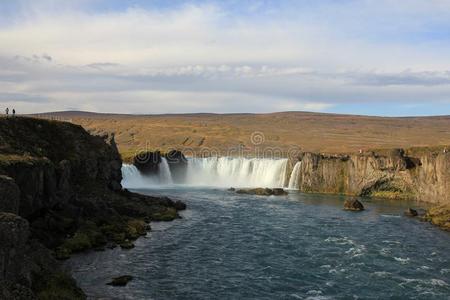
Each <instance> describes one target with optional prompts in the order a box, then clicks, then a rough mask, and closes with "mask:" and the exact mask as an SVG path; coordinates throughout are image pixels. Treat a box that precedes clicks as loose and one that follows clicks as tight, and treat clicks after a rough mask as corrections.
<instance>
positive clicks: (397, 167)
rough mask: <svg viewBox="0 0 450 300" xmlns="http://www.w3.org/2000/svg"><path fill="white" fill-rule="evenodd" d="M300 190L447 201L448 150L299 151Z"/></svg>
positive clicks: (449, 179)
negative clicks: (336, 153)
mask: <svg viewBox="0 0 450 300" xmlns="http://www.w3.org/2000/svg"><path fill="white" fill-rule="evenodd" d="M297 161H301V167H300V168H301V169H300V172H298V177H297V178H296V179H295V180H297V184H298V187H299V190H300V191H302V192H313V193H330V194H345V195H356V196H369V197H384V198H394V199H414V200H419V201H424V202H429V203H433V204H450V154H449V153H448V152H447V151H446V150H445V149H444V148H442V149H424V148H422V149H410V150H402V149H394V150H380V151H368V152H364V153H359V154H350V155H325V154H317V153H302V154H301V155H300V156H299V157H298V160H294V161H293V162H292V165H293V164H295V163H296V162H297Z"/></svg>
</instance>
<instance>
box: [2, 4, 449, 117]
mask: <svg viewBox="0 0 450 300" xmlns="http://www.w3.org/2000/svg"><path fill="white" fill-rule="evenodd" d="M21 2H22V4H24V6H23V7H24V8H23V12H22V14H20V18H17V19H15V20H14V21H11V23H10V24H7V25H2V26H1V27H0V45H1V46H0V88H1V89H2V91H3V93H0V102H2V103H12V104H14V101H15V102H16V103H18V104H17V105H21V110H22V111H26V112H31V111H32V110H36V109H39V110H54V109H65V108H68V107H79V108H80V109H93V110H97V111H98V110H102V109H104V108H105V107H107V108H108V110H112V111H115V112H143V111H144V112H153V110H155V107H158V109H157V110H158V111H157V112H159V113H161V112H164V111H167V112H183V111H186V112H188V111H189V112H194V111H210V112H214V111H217V112H232V111H249V112H251V111H272V110H296V109H300V110H315V111H323V110H328V109H330V108H333V107H335V106H336V105H339V104H343V103H344V104H345V103H357V102H362V103H369V102H373V101H385V102H389V101H397V102H399V103H408V101H409V102H413V103H415V102H417V101H419V102H420V101H423V99H427V101H431V102H433V101H434V102H435V103H440V102H442V101H446V100H448V99H449V98H450V97H449V95H450V93H449V92H450V75H449V71H448V70H450V57H449V56H448V53H449V52H450V42H448V41H447V42H445V41H442V40H439V39H438V41H436V39H433V38H427V39H422V40H420V41H417V40H414V38H415V36H414V34H425V35H426V30H427V28H428V27H427V26H431V25H432V27H433V26H435V25H442V24H446V25H447V26H450V21H449V20H450V6H449V5H448V1H443V0H431V1H426V3H425V2H424V1H420V0H411V1H408V4H405V2H400V1H393V0H380V1H371V0H365V1H348V2H345V3H342V2H340V3H339V4H336V3H337V2H334V3H333V4H330V3H328V4H326V5H325V4H318V5H317V6H315V7H312V8H311V9H310V10H306V11H305V9H304V8H301V7H300V6H296V5H293V6H291V7H289V8H288V9H287V8H285V9H280V10H279V11H275V12H272V11H271V12H267V15H265V17H264V18H263V17H255V16H254V15H253V16H250V17H249V16H243V15H232V14H230V12H229V11H227V9H226V8H224V7H222V6H220V5H218V4H211V3H210V4H207V5H184V6H179V7H174V8H171V9H166V10H161V9H154V10H149V9H142V8H130V9H127V10H125V11H121V12H117V11H116V12H95V13H93V12H86V11H84V10H83V9H82V7H83V6H84V5H87V3H88V1H68V2H66V3H65V5H64V6H63V7H59V8H58V9H52V8H54V7H55V4H56V2H55V1H53V0H46V1H35V2H33V3H35V4H32V5H30V6H26V5H25V4H27V3H28V4H30V3H29V2H27V1H21ZM36 3H37V4H36ZM58 3H59V2H58ZM262 7H264V5H263V4H262V2H261V3H259V4H258V5H255V6H254V7H251V8H249V11H250V12H260V10H261V9H262ZM446 17H448V18H446ZM429 24H431V25H429ZM433 28H434V27H433ZM443 28H444V27H443ZM424 32H425V33H424ZM396 38H398V39H396ZM411 39H412V40H411ZM438 42H439V46H436V43H438ZM412 91H413V92H412ZM11 95H15V96H14V97H11ZM20 95H23V97H24V101H19V100H20V99H19V98H20ZM34 98H36V99H40V101H36V103H33V105H31V104H30V103H31V102H32V101H31V100H32V99H34ZM44 100H45V101H44ZM30 101H31V102H30ZM19 102H20V103H19ZM123 103H127V106H126V107H124V105H123ZM161 103H163V104H161ZM156 104H157V105H156Z"/></svg>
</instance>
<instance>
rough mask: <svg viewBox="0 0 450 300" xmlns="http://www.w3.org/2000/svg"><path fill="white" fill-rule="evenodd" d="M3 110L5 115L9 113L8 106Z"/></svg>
mask: <svg viewBox="0 0 450 300" xmlns="http://www.w3.org/2000/svg"><path fill="white" fill-rule="evenodd" d="M5 112H6V116H8V114H9V108H8V107H7V108H6V109H5Z"/></svg>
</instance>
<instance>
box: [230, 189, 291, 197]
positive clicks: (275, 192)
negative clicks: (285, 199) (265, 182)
mask: <svg viewBox="0 0 450 300" xmlns="http://www.w3.org/2000/svg"><path fill="white" fill-rule="evenodd" d="M236 193H238V194H248V195H258V196H282V195H287V192H286V191H285V190H283V189H282V188H273V189H270V188H253V189H238V190H236Z"/></svg>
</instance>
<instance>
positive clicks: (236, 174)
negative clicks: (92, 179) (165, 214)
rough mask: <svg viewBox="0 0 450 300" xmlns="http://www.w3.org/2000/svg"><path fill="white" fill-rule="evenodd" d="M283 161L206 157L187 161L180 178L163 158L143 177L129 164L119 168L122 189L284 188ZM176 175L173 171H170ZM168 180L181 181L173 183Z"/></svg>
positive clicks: (284, 163) (285, 167) (285, 168)
mask: <svg viewBox="0 0 450 300" xmlns="http://www.w3.org/2000/svg"><path fill="white" fill-rule="evenodd" d="M287 164H288V160H287V159H267V158H235V157H209V158H189V159H188V163H187V167H186V168H187V169H186V170H185V172H184V174H183V176H176V175H179V174H173V173H171V169H170V167H169V165H168V164H167V161H166V159H165V158H163V159H162V161H161V163H160V164H159V171H158V173H157V174H152V175H143V174H142V173H140V172H139V171H138V170H137V169H136V167H134V166H133V165H123V167H122V174H123V181H122V185H123V186H124V187H125V188H145V187H148V186H171V185H174V184H182V185H190V186H211V187H224V188H229V187H270V188H274V187H285V186H286V184H287V182H286V177H287V176H286V172H287ZM172 172H176V171H172ZM172 178H181V179H179V180H178V181H177V182H174V181H173V179H172Z"/></svg>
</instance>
